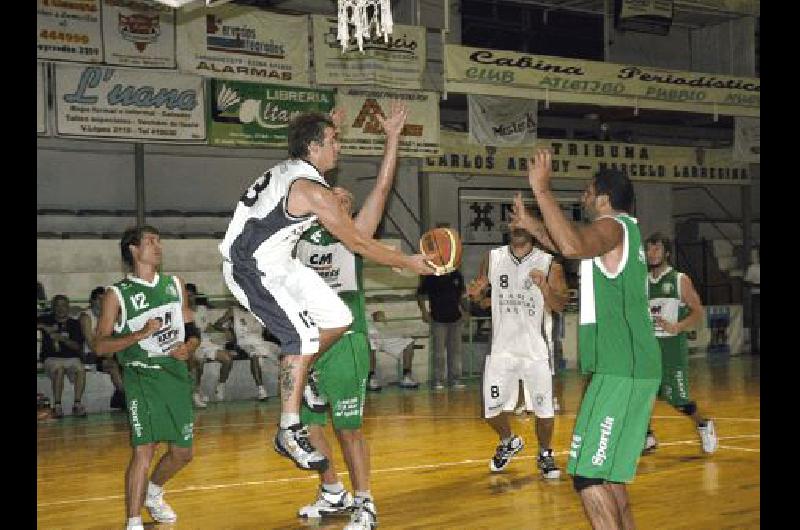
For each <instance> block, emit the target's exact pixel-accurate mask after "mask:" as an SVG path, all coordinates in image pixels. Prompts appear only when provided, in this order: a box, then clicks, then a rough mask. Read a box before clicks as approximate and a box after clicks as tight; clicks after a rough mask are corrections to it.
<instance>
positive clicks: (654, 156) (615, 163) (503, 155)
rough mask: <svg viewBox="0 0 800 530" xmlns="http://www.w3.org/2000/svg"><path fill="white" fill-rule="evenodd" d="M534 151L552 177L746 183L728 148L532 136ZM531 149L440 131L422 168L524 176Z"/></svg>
mask: <svg viewBox="0 0 800 530" xmlns="http://www.w3.org/2000/svg"><path fill="white" fill-rule="evenodd" d="M535 147H536V148H548V149H550V150H551V151H552V152H553V177H554V178H578V179H590V178H592V176H593V175H594V174H595V172H597V171H598V170H600V169H603V168H612V169H619V170H620V171H623V172H625V173H626V174H627V175H628V176H630V177H631V180H637V181H657V182H704V183H709V184H749V183H750V174H749V173H748V171H747V164H746V163H742V162H736V161H734V160H733V153H732V151H731V149H704V148H694V147H673V146H663V145H644V144H620V143H616V142H582V141H574V140H550V139H544V138H538V139H537V140H536V146H535ZM533 151H534V148H532V147H524V148H519V147H486V146H480V145H475V144H471V143H469V139H468V137H467V135H466V134H465V133H453V132H442V133H441V155H439V156H429V157H427V158H425V163H424V164H423V167H422V170H423V171H428V172H436V173H469V174H472V175H497V176H519V177H524V176H526V175H527V174H528V164H529V160H530V157H531V156H533Z"/></svg>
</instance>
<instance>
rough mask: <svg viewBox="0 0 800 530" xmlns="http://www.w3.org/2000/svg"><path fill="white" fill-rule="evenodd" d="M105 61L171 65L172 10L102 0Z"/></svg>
mask: <svg viewBox="0 0 800 530" xmlns="http://www.w3.org/2000/svg"><path fill="white" fill-rule="evenodd" d="M103 48H104V49H105V59H106V60H105V62H106V63H108V64H117V65H120V66H135V67H139V68H175V65H176V62H175V10H174V9H172V8H170V7H167V6H163V5H160V4H154V3H151V2H143V1H136V0H103Z"/></svg>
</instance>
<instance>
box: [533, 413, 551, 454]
mask: <svg viewBox="0 0 800 530" xmlns="http://www.w3.org/2000/svg"><path fill="white" fill-rule="evenodd" d="M555 423H556V420H555V418H539V417H538V416H537V417H536V439H537V440H539V452H541V451H544V450H545V449H550V442H552V441H553V426H554V425H555Z"/></svg>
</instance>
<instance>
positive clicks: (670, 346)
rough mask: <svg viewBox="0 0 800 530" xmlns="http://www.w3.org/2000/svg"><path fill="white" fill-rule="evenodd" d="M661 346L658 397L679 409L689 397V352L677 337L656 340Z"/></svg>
mask: <svg viewBox="0 0 800 530" xmlns="http://www.w3.org/2000/svg"><path fill="white" fill-rule="evenodd" d="M658 344H659V345H660V346H661V388H660V389H659V397H660V398H661V399H663V400H664V401H666V402H667V403H669V404H670V405H672V406H673V407H680V406H683V405H686V404H687V403H689V402H690V401H691V399H690V397H689V351H688V348H687V347H685V344H684V343H683V342H682V341H681V340H680V338H679V337H675V338H665V339H661V338H660V339H658Z"/></svg>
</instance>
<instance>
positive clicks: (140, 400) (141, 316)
mask: <svg viewBox="0 0 800 530" xmlns="http://www.w3.org/2000/svg"><path fill="white" fill-rule="evenodd" d="M110 289H111V290H112V291H113V292H114V294H116V295H117V298H118V300H119V304H120V316H119V319H118V321H117V322H116V323H115V324H114V332H113V334H112V336H115V337H116V336H120V335H128V334H130V333H134V332H136V331H139V330H140V329H142V328H144V326H145V324H146V323H147V321H148V320H149V319H151V318H157V319H160V320H161V328H160V329H159V330H158V331H156V332H155V333H153V334H152V335H151V336H149V337H147V338H146V339H142V340H140V341H139V342H137V343H136V344H133V345H132V346H129V347H128V348H125V349H124V350H121V351H119V352H117V354H116V355H117V360H118V361H119V364H120V366H121V367H122V382H123V386H124V388H125V398H126V400H127V402H128V415H129V417H128V419H129V421H130V424H131V444H132V445H134V446H137V445H142V444H147V443H155V442H170V443H174V444H175V445H178V446H180V447H190V446H191V445H192V430H193V428H194V412H193V411H192V401H191V394H192V380H191V378H190V377H189V370H188V368H187V365H186V362H185V361H179V360H178V359H175V358H174V357H172V356H170V355H169V351H170V350H171V349H173V348H174V347H175V346H177V345H179V344H181V343H183V342H184V338H185V335H184V328H183V324H184V322H183V291H182V289H181V285H180V282H179V280H178V279H177V278H176V277H174V276H168V275H166V274H156V276H155V278H154V279H153V282H152V283H148V282H146V281H144V280H142V279H141V278H135V277H133V276H129V277H128V278H126V279H124V280H122V281H120V282H117V283H115V284H114V285H112V286H111V287H110Z"/></svg>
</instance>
